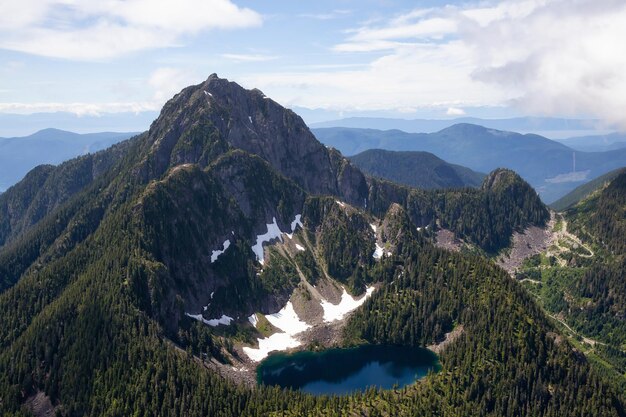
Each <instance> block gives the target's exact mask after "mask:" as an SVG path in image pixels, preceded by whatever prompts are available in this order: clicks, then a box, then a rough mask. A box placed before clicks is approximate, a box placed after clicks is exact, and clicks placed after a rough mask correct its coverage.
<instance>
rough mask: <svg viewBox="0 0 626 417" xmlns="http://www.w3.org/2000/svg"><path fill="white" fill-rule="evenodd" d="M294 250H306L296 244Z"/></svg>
mask: <svg viewBox="0 0 626 417" xmlns="http://www.w3.org/2000/svg"><path fill="white" fill-rule="evenodd" d="M296 249H298V250H299V251H302V252H304V251H305V250H306V249H304V247H302V246H300V245H298V244H297V243H296Z"/></svg>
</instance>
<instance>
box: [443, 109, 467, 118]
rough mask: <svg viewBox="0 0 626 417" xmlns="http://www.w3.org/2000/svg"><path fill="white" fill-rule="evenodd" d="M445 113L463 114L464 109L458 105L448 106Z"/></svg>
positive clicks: (451, 114) (452, 114)
mask: <svg viewBox="0 0 626 417" xmlns="http://www.w3.org/2000/svg"><path fill="white" fill-rule="evenodd" d="M446 114H447V115H448V116H464V115H465V110H463V109H459V108H458V107H448V110H446Z"/></svg>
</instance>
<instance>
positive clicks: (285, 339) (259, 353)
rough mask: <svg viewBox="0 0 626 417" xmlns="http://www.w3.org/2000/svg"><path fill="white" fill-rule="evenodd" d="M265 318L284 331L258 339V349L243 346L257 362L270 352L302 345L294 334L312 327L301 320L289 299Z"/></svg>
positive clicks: (246, 352)
mask: <svg viewBox="0 0 626 417" xmlns="http://www.w3.org/2000/svg"><path fill="white" fill-rule="evenodd" d="M265 318H267V320H268V321H269V322H270V323H272V325H273V326H274V327H276V328H278V329H280V330H282V332H283V333H274V334H273V335H271V336H270V337H266V338H263V339H258V341H259V348H258V349H255V348H250V347H244V348H243V351H244V353H245V354H246V355H248V357H249V358H250V359H252V360H253V361H255V362H260V361H262V360H263V359H264V358H266V357H267V355H269V353H270V352H273V351H276V350H279V351H280V350H287V349H290V348H294V347H298V346H300V342H299V341H298V340H297V339H296V338H295V337H294V336H295V335H296V334H298V333H301V332H303V331H305V330H306V329H308V328H310V327H311V326H309V325H308V324H306V323H305V322H303V321H302V320H300V318H299V317H298V315H297V314H296V312H295V310H294V309H293V304H292V303H291V301H288V302H287V305H285V307H283V308H282V310H280V311H279V312H278V313H274V314H270V315H267V316H265Z"/></svg>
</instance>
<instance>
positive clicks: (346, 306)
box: [321, 287, 374, 323]
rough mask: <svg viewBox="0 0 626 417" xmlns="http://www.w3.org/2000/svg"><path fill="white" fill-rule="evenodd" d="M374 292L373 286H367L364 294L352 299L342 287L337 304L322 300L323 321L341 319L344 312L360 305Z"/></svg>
mask: <svg viewBox="0 0 626 417" xmlns="http://www.w3.org/2000/svg"><path fill="white" fill-rule="evenodd" d="M373 292H374V287H369V288H367V290H366V291H365V295H364V296H363V297H361V298H359V299H358V300H357V299H354V298H352V296H351V295H350V294H348V292H347V291H346V289H345V288H344V289H343V294H341V301H340V302H339V304H333V303H331V302H329V301H327V300H322V303H321V304H322V308H323V309H324V321H325V322H326V323H330V322H331V321H335V320H341V319H342V318H344V317H345V316H346V314H348V313H350V312H351V311H353V310H355V309H357V308H358V307H360V306H361V305H362V304H363V303H364V302H365V300H367V298H368V297H369V296H371V295H372V293H373Z"/></svg>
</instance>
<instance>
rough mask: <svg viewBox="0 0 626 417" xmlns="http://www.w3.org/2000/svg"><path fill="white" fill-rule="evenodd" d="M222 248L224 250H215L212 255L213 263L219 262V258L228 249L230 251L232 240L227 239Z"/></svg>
mask: <svg viewBox="0 0 626 417" xmlns="http://www.w3.org/2000/svg"><path fill="white" fill-rule="evenodd" d="M222 246H223V247H224V248H223V249H222V250H214V251H213V252H212V253H211V263H213V262H215V261H217V258H218V257H219V256H220V255H221V254H222V253H224V252H226V249H228V247H229V246H230V240H229V239H226V240H225V241H224V243H223V244H222Z"/></svg>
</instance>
